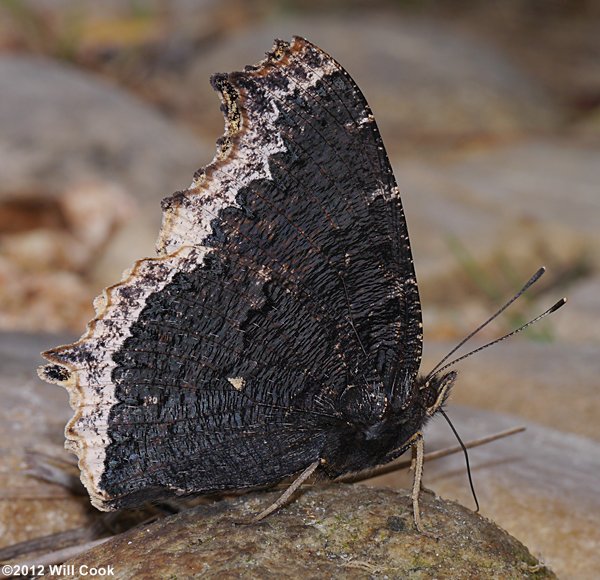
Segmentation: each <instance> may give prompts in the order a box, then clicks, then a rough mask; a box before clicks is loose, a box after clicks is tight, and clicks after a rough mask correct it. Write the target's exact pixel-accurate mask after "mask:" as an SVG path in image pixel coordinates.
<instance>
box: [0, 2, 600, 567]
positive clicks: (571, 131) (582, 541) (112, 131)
mask: <svg viewBox="0 0 600 580" xmlns="http://www.w3.org/2000/svg"><path fill="white" fill-rule="evenodd" d="M292 34H298V35H301V36H304V37H306V38H308V39H309V40H311V41H312V42H314V43H316V44H317V45H319V46H320V47H321V48H323V49H324V50H325V51H327V52H329V53H330V54H331V55H332V56H334V58H336V59H337V60H338V61H339V62H341V64H342V65H343V66H344V67H345V68H346V69H347V70H348V71H349V72H350V74H351V75H352V76H353V77H354V79H355V80H356V81H357V83H358V85H359V86H360V87H361V89H362V91H363V92H364V94H365V96H366V98H367V100H368V101H369V103H370V105H371V107H372V109H373V111H374V113H375V117H376V119H377V121H378V124H379V127H380V130H381V133H382V135H383V139H384V142H385V144H386V147H387V150H388V154H389V156H390V160H391V162H392V165H393V167H394V170H395V174H396V178H397V181H398V184H399V186H400V190H401V191H402V192H403V201H404V205H405V211H406V215H407V219H408V224H409V229H410V233H411V239H412V245H413V252H414V255H415V263H416V269H417V275H418V277H419V283H420V289H421V296H422V303H423V310H424V322H425V331H426V332H425V349H426V351H425V362H424V367H423V370H424V371H425V372H426V371H427V370H429V369H430V368H432V366H433V365H434V364H435V363H436V362H437V360H439V358H441V356H443V354H445V352H447V351H448V350H449V348H450V347H451V346H452V345H453V344H454V343H456V342H457V341H458V340H460V339H461V338H462V337H463V336H465V335H466V334H467V333H468V331H469V330H471V329H472V328H473V327H475V326H477V324H479V323H480V322H481V321H482V320H484V319H485V318H487V316H489V315H490V314H491V313H492V312H494V311H495V309H496V308H497V307H498V306H499V305H500V304H501V303H502V301H503V300H504V299H505V298H508V297H509V296H510V295H512V293H514V291H516V290H517V289H518V288H519V287H520V286H521V285H522V283H524V282H525V280H527V278H528V277H529V276H530V275H531V274H532V273H533V272H534V271H535V270H536V269H537V268H538V267H539V266H540V265H542V264H543V265H545V266H546V267H547V268H548V272H547V274H546V275H545V276H544V278H543V279H542V281H540V282H539V283H538V284H537V285H536V287H535V288H533V289H532V290H530V291H529V292H528V293H527V295H526V296H525V297H523V298H522V299H520V300H519V303H517V304H516V305H515V306H514V307H513V308H511V310H510V311H509V312H508V313H506V315H505V316H503V317H502V318H501V319H500V320H499V321H498V322H497V323H496V324H494V325H492V326H490V327H489V328H486V329H485V330H484V331H483V332H482V333H481V336H480V339H481V341H483V340H486V339H490V338H494V337H496V336H499V335H500V333H502V332H507V331H508V330H510V329H512V328H514V327H515V326H516V325H517V324H519V323H521V322H523V321H524V320H526V319H528V318H530V317H533V316H534V315H536V314H538V313H540V312H541V311H542V310H544V309H545V308H547V307H548V306H550V305H551V304H552V303H553V301H555V300H556V299H558V298H559V297H561V296H563V295H567V296H568V297H569V304H568V305H567V306H566V307H565V308H564V309H563V310H561V311H560V312H558V313H557V314H556V315H554V316H553V317H551V318H550V319H546V320H544V321H543V322H542V323H540V324H539V325H537V326H536V327H535V328H534V329H533V330H532V331H531V332H528V333H527V334H526V336H519V337H516V338H514V339H513V340H511V341H510V342H508V343H506V344H502V345H500V346H498V347H497V348H495V349H492V350H491V351H488V352H486V353H485V354H481V355H479V356H477V357H474V358H472V359H469V361H467V362H465V363H464V364H463V365H462V366H461V370H462V372H461V375H460V377H459V381H458V383H457V386H456V388H455V392H454V393H453V396H452V403H451V405H450V407H449V411H450V413H451V415H452V412H453V409H454V408H456V411H455V416H456V423H457V427H459V430H461V433H462V434H463V438H467V439H468V438H469V437H471V436H473V437H475V436H480V435H487V434H489V433H490V432H493V431H494V430H499V429H501V428H504V427H505V426H513V425H515V424H517V423H526V424H528V426H529V431H528V432H529V434H524V435H519V436H515V437H514V438H513V439H512V440H510V441H509V440H507V441H506V442H505V443H502V444H500V443H498V444H491V445H490V446H489V447H488V448H485V449H484V450H482V451H478V452H475V451H474V452H473V458H472V462H474V464H475V468H474V472H475V473H474V475H475V478H476V483H477V482H478V481H479V485H478V487H479V488H481V489H480V490H479V492H480V501H481V502H482V511H483V513H484V514H485V515H488V516H489V517H491V518H493V519H495V520H496V521H498V522H499V523H500V524H501V525H503V526H504V527H506V528H507V529H508V530H509V531H511V532H512V533H514V534H515V535H517V537H519V538H520V539H522V540H524V541H525V543H527V544H528V545H529V546H530V548H531V549H532V550H533V551H534V552H536V551H537V552H536V553H537V554H538V555H540V554H541V555H542V556H543V557H544V558H545V559H546V561H548V562H549V563H550V564H551V565H553V566H554V567H555V568H556V569H557V570H560V571H561V572H564V573H566V574H567V575H569V574H570V577H585V571H586V570H590V569H593V566H595V565H597V566H600V556H599V555H598V551H599V550H598V548H599V547H600V544H599V539H600V532H599V531H598V530H599V527H600V525H599V524H600V522H599V521H598V519H597V517H596V519H594V516H593V514H594V513H596V514H597V513H600V505H599V504H600V501H599V500H598V495H599V494H598V491H599V490H598V485H597V483H596V481H597V475H598V469H600V456H599V453H598V450H597V444H596V442H597V441H598V439H600V421H599V420H598V417H599V416H600V403H599V397H598V387H599V379H598V376H600V363H599V361H598V346H599V344H600V324H599V322H600V275H599V266H600V252H599V249H600V236H599V228H600V155H599V153H600V2H598V1H594V0H504V1H503V2H482V1H476V0H470V1H469V0H454V1H451V2H450V1H442V0H437V1H435V0H395V1H393V0H388V1H384V0H379V1H368V2H367V1H366V0H363V1H359V0H356V1H346V2H342V1H341V0H340V1H323V0H321V1H319V2H317V1H304V2H300V1H292V0H290V1H284V2H268V1H266V0H263V1H259V0H254V1H243V0H221V1H217V0H200V1H193V0H172V1H166V0H162V1H161V0H154V1H152V0H136V1H134V0H131V1H126V0H119V1H116V0H105V1H103V2H91V1H83V0H54V1H53V0H2V1H0V127H1V130H0V174H1V176H2V179H1V180H0V331H1V332H0V389H1V390H2V396H3V401H4V403H3V408H4V410H3V411H2V418H3V422H2V427H0V438H1V439H2V440H3V441H9V440H10V441H16V443H15V444H14V445H13V446H11V447H9V446H7V445H4V444H2V445H4V447H2V448H1V449H0V461H1V463H0V484H1V485H0V493H1V494H2V495H1V496H0V527H2V526H4V527H3V528H2V530H3V532H4V533H5V535H4V536H3V539H2V543H3V544H4V545H7V544H9V543H12V542H14V541H20V540H23V539H27V538H30V537H32V535H35V533H38V534H42V533H51V532H55V531H60V530H64V529H67V528H69V527H70V526H71V527H72V526H74V525H83V524H84V523H85V522H88V520H89V518H90V517H92V516H90V513H89V511H88V508H87V506H85V504H83V503H81V502H80V501H79V500H77V501H75V500H73V499H72V498H70V497H68V495H65V493H63V492H61V491H57V486H54V487H52V486H51V485H48V484H44V483H42V482H37V483H32V482H31V481H32V480H31V478H29V479H27V478H26V477H25V475H24V471H23V470H24V467H23V466H24V459H23V457H24V449H25V448H28V447H34V448H36V449H38V450H44V451H45V452H47V453H60V448H61V447H62V429H63V425H64V422H65V421H66V420H67V419H68V417H69V416H70V410H69V408H68V405H67V396H66V393H64V392H63V391H62V390H61V389H53V387H49V386H47V385H43V384H42V383H40V382H39V381H38V379H37V378H36V377H35V375H34V369H35V366H36V365H37V364H38V362H39V358H38V356H37V353H38V352H39V350H40V349H42V348H47V347H50V346H53V345H55V344H56V343H57V341H58V342H61V340H62V341H66V340H69V339H71V338H73V337H74V336H79V335H80V334H81V333H82V332H83V330H84V328H85V324H86V323H87V321H88V320H89V319H90V318H92V316H93V309H92V299H93V298H94V297H95V296H96V295H98V294H99V293H100V291H101V289H102V288H103V287H105V286H107V285H109V284H113V283H115V282H116V281H118V280H119V279H120V275H121V272H122V271H123V270H124V269H125V268H127V267H128V266H130V265H131V264H132V263H133V261H135V260H136V259H138V258H140V257H142V256H151V255H153V253H154V241H155V239H156V237H157V234H158V228H159V225H160V200H161V198H163V197H165V196H167V195H169V194H171V193H172V192H174V191H176V190H178V189H183V188H185V187H187V186H188V185H189V183H190V182H191V179H192V174H193V173H194V171H195V170H196V169H198V168H199V167H200V166H202V165H205V164H207V163H208V162H209V161H210V160H211V159H212V156H213V153H214V150H215V145H214V142H215V140H216V138H217V137H219V136H220V135H221V133H222V130H223V119H222V115H221V113H220V112H219V102H218V98H217V95H216V94H215V93H214V92H213V91H212V89H211V87H210V85H209V82H208V79H209V76H210V75H211V74H212V73H214V72H218V71H231V70H239V69H241V68H243V67H244V65H246V64H251V63H255V62H257V61H259V60H260V59H261V58H262V57H263V55H264V53H265V52H266V51H268V50H269V49H270V47H271V45H272V41H273V39H274V38H282V39H289V38H290V36H291V35H292ZM57 335H58V336H57ZM475 342H477V341H475ZM428 441H431V443H428V445H431V446H432V447H442V446H447V445H449V444H452V441H451V436H450V434H449V433H448V431H447V429H446V428H444V426H443V425H439V427H438V426H437V424H436V425H434V426H433V427H432V434H431V436H430V439H429V440H428ZM494 445H496V446H495V447H493V446H494ZM57 450H58V451H57ZM478 453H479V455H477V454H478ZM497 464H498V465H497ZM494 465H495V467H493V466H494ZM492 467H493V469H492ZM566 473H568V474H569V477H568V478H566V477H565V474H566ZM464 478H465V475H464V467H463V464H462V463H461V460H460V459H449V460H446V461H445V462H442V461H440V462H438V463H437V464H436V465H435V466H434V465H433V464H432V465H431V467H428V468H427V469H426V484H427V485H428V486H431V487H432V488H433V489H435V491H436V492H438V493H440V494H442V495H443V496H445V497H456V498H458V499H460V501H462V502H464V503H466V504H467V505H471V504H469V502H470V501H472V500H471V499H470V498H469V492H468V487H467V485H466V483H465V480H464ZM403 481H404V480H402V477H400V478H398V477H396V478H395V479H389V478H388V479H386V480H385V481H384V482H383V483H385V484H389V485H403V484H404V483H403ZM23 489H25V490H26V491H25V492H23ZM24 493H25V496H24V495H23V494H24ZM61 494H62V495H61ZM20 497H21V498H22V497H26V498H29V499H23V502H21V503H19V501H17V499H18V498H20ZM31 498H34V499H35V498H37V499H40V498H43V499H44V501H43V502H42V506H43V509H42V507H40V508H39V510H38V509H37V508H36V506H37V505H38V504H37V503H36V501H37V500H36V501H34V500H32V499H31ZM567 498H568V501H567ZM1 500H6V501H1ZM53 502H54V503H53ZM1 522H4V523H1ZM7 522H10V523H7ZM532 522H533V524H532ZM574 554H576V556H574ZM590 566H592V568H590ZM590 577H591V576H590Z"/></svg>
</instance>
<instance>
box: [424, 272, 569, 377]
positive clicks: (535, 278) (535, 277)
mask: <svg viewBox="0 0 600 580" xmlns="http://www.w3.org/2000/svg"><path fill="white" fill-rule="evenodd" d="M545 271H546V268H544V267H543V266H542V267H541V268H540V269H539V270H538V271H537V272H536V273H535V274H534V275H533V276H532V277H531V278H529V280H528V281H527V283H526V284H525V286H523V288H521V289H520V290H519V291H518V292H517V293H516V294H515V295H514V296H513V297H512V298H511V299H510V300H509V301H508V302H507V303H506V304H504V306H502V307H501V308H500V309H499V310H497V311H496V312H495V313H494V314H492V316H490V317H489V318H488V319H487V320H486V321H485V322H483V323H482V324H480V325H479V326H478V327H477V328H476V329H475V330H474V331H473V332H471V333H469V334H468V335H467V336H466V337H465V338H463V339H462V340H461V341H460V342H459V343H458V344H457V345H456V346H455V347H454V348H453V349H452V350H451V351H450V352H449V353H448V354H447V355H446V356H445V357H444V358H443V359H442V360H441V361H440V362H439V363H438V364H437V365H435V367H434V368H433V369H432V370H431V372H430V373H429V374H428V375H427V377H426V378H425V380H426V381H427V380H429V379H430V378H431V377H432V376H433V375H435V374H437V372H439V371H438V369H439V368H440V367H441V366H442V365H443V364H444V363H445V362H446V361H447V360H448V359H449V358H450V357H451V356H452V355H453V354H454V353H455V352H456V351H457V350H458V349H459V348H460V347H461V346H463V344H465V343H466V342H468V341H469V340H471V339H472V338H473V337H474V336H475V335H476V334H477V333H478V332H479V331H480V330H482V329H484V328H485V327H486V326H487V325H488V324H489V323H490V322H492V320H495V319H496V318H497V317H498V316H500V314H502V313H503V312H504V311H505V310H506V309H507V308H508V307H509V306H510V305H511V304H512V303H513V302H514V301H515V300H516V299H517V298H519V296H521V294H523V293H524V292H526V291H527V289H528V288H529V287H530V286H533V284H535V283H536V282H537V281H538V280H539V279H540V278H541V277H542V276H543V275H544V272H545ZM561 306H562V305H561ZM544 316H545V314H544ZM528 324H531V323H528ZM504 338H508V336H506V337H503V338H502V339H500V340H504ZM488 346H489V345H488ZM454 362H456V361H454ZM447 366H448V365H447ZM447 366H446V367H444V368H447ZM440 370H441V369H440Z"/></svg>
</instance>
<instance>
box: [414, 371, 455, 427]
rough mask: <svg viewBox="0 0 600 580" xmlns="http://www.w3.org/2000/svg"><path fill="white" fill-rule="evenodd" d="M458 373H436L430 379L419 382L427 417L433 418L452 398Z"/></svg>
mask: <svg viewBox="0 0 600 580" xmlns="http://www.w3.org/2000/svg"><path fill="white" fill-rule="evenodd" d="M456 375H457V373H456V371H450V372H448V373H444V374H441V373H436V374H434V375H433V376H430V377H424V378H420V379H418V380H417V384H418V387H419V392H420V394H421V397H420V398H421V400H422V401H424V404H425V414H426V416H427V417H431V416H433V415H434V414H435V413H436V412H437V411H438V410H439V409H441V408H442V407H443V406H444V403H445V402H446V400H447V399H448V397H449V396H450V391H451V390H452V387H453V386H454V381H455V380H456Z"/></svg>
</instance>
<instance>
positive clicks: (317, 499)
mask: <svg viewBox="0 0 600 580" xmlns="http://www.w3.org/2000/svg"><path fill="white" fill-rule="evenodd" d="M276 497H278V494H274V493H269V494H255V495H252V496H246V497H242V498H237V499H233V500H227V501H221V502H218V503H215V504H213V505H211V506H201V507H198V508H194V509H191V510H188V511H186V512H182V513H180V514H177V515H174V516H171V517H169V518H165V519H163V520H161V521H159V522H157V523H154V524H150V525H148V526H142V527H140V528H138V529H135V530H131V531H129V532H127V533H125V534H123V535H122V536H120V537H116V538H114V539H112V540H110V541H109V542H106V543H105V544H103V545H101V546H99V547H97V548H95V549H93V550H91V551H89V552H87V553H86V554H84V555H82V556H80V557H78V558H75V559H73V560H70V561H69V562H68V564H73V565H75V567H76V569H77V567H78V566H79V565H81V564H86V565H88V566H95V567H102V566H109V565H112V566H114V576H113V578H147V577H161V578H168V577H187V578H189V577H196V576H202V577H203V578H224V577H240V576H243V577H244V578H299V577H302V578H340V577H343V578H386V577H387V578H433V577H446V578H457V579H458V578H475V577H485V578H498V579H499V578H502V579H506V578H554V577H555V576H554V574H553V573H552V572H551V571H550V570H549V569H548V568H546V567H544V566H543V565H541V564H540V563H539V562H538V561H537V560H536V559H535V558H534V557H533V556H532V555H531V554H530V553H529V552H528V551H527V549H526V548H525V547H524V546H523V545H522V544H520V543H519V542H518V541H517V540H515V539H514V538H512V537H511V536H509V535H508V534H506V533H505V532H504V531H503V530H501V529H500V528H498V527H496V526H495V525H494V524H492V523H491V522H489V521H488V520H486V519H484V518H482V517H480V516H477V515H475V514H473V513H472V512H470V511H469V510H467V509H465V508H463V507H462V506H460V505H458V504H455V503H453V502H448V501H443V500H441V499H439V498H437V497H435V496H434V495H433V494H431V493H423V494H422V513H423V516H424V525H425V526H426V527H427V530H428V532H429V533H430V534H431V535H422V534H420V533H418V532H416V530H414V528H413V523H412V511H411V501H410V497H409V495H408V494H407V493H400V494H399V493H396V492H392V491H386V490H375V489H368V488H365V487H359V486H347V485H342V484H337V485H333V486H331V487H329V488H326V489H319V490H310V491H307V492H306V493H304V494H302V495H301V496H300V497H299V498H298V499H297V500H296V501H294V502H293V503H292V504H291V505H289V506H287V507H286V508H284V509H282V510H280V512H278V513H277V514H274V515H273V516H271V517H270V518H268V519H267V520H266V521H264V522H263V523H261V524H258V525H252V526H247V525H239V524H236V522H238V521H240V520H244V519H247V518H249V517H251V516H252V515H253V514H255V513H256V512H257V511H259V510H260V509H262V508H263V507H264V506H266V505H268V504H269V503H270V502H272V501H274V499H275V498H276Z"/></svg>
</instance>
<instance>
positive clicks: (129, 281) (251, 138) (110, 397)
mask: <svg viewBox="0 0 600 580" xmlns="http://www.w3.org/2000/svg"><path fill="white" fill-rule="evenodd" d="M303 50H316V51H318V52H319V53H320V54H322V55H324V56H325V57H326V58H327V62H328V63H332V64H331V66H335V67H339V65H338V64H337V62H335V61H334V60H333V59H332V58H331V57H329V55H326V53H324V52H323V51H321V50H320V49H319V48H317V47H316V46H314V45H313V44H311V43H310V42H308V41H307V40H305V39H303V38H301V37H298V36H295V37H293V39H292V41H291V43H288V42H284V41H281V40H276V41H275V43H274V45H273V48H272V50H271V51H270V52H268V53H267V54H266V58H264V59H263V60H262V61H260V62H259V63H258V64H256V65H250V66H247V67H246V68H245V70H244V72H236V73H218V74H215V75H213V76H212V77H211V84H212V85H213V87H214V88H215V90H217V91H218V92H219V93H220V99H221V110H222V111H223V113H224V117H225V133H224V135H223V136H222V137H221V138H219V139H218V140H217V151H216V154H215V156H214V158H213V160H212V161H211V162H210V163H209V164H208V165H206V166H205V167H204V168H202V169H200V170H198V171H197V172H196V174H195V175H194V179H193V181H192V184H191V185H190V187H189V188H188V189H187V190H184V191H181V192H177V193H175V194H173V195H172V196H170V197H167V198H165V199H164V200H163V203H162V207H163V222H162V227H161V231H160V234H159V238H158V241H157V253H158V257H154V258H145V259H141V260H138V261H137V262H135V264H134V265H133V266H132V267H131V268H130V269H129V270H126V271H125V272H124V273H123V276H122V279H121V281H120V282H119V283H117V284H114V285H112V286H109V287H108V288H106V289H104V290H103V292H102V294H100V295H99V296H98V297H97V298H96V299H95V300H94V308H95V311H96V316H95V317H94V318H93V319H92V320H91V321H90V322H89V323H88V325H87V329H86V332H85V333H84V334H83V335H82V336H81V338H80V339H79V340H78V341H76V342H74V343H72V344H67V345H64V346H59V347H56V348H53V349H50V350H48V351H46V352H44V353H42V356H43V357H44V358H45V359H46V360H47V361H48V362H49V363H50V364H46V365H43V366H40V367H39V369H38V375H39V377H40V378H41V379H42V380H44V381H46V382H49V383H53V384H58V385H61V386H63V387H64V388H66V389H67V391H68V392H69V404H70V406H71V408H72V409H73V411H74V412H75V413H74V415H73V417H72V418H71V419H70V420H69V422H68V423H67V425H66V427H65V437H66V442H65V448H66V449H68V450H69V451H71V452H73V453H75V454H76V455H77V457H78V460H79V468H80V470H81V481H82V483H83V484H84V485H85V487H86V489H87V490H88V493H89V495H90V498H91V502H92V504H93V505H94V506H95V507H97V508H98V509H100V510H103V511H110V510H112V509H114V507H112V505H111V500H112V499H114V498H111V496H110V494H108V493H107V492H106V491H105V490H103V489H102V487H101V484H100V480H101V478H102V475H103V473H104V460H105V457H106V448H107V446H108V445H109V444H110V438H109V435H108V434H107V429H108V416H109V413H110V410H111V408H112V407H113V405H114V404H116V403H117V402H118V401H117V399H116V397H115V385H114V384H113V382H112V377H111V373H112V370H113V369H114V368H115V366H116V364H115V363H114V361H113V360H112V353H113V352H114V351H115V350H118V348H119V347H120V346H122V345H123V344H124V342H125V341H126V339H127V338H128V337H129V336H130V334H129V326H127V325H124V324H122V319H123V318H124V317H126V318H127V319H128V320H131V321H133V320H135V318H136V316H137V315H139V313H140V312H141V310H142V309H143V308H144V306H145V302H146V299H147V298H148V296H150V294H152V293H153V292H157V291H159V290H161V289H162V288H164V287H165V286H166V285H167V284H169V282H170V281H171V280H172V279H173V276H175V274H177V273H178V272H180V271H188V270H190V269H192V268H196V267H198V266H200V265H201V264H202V263H203V261H204V257H205V255H206V254H207V253H209V252H210V251H211V249H210V248H207V247H205V246H204V245H203V243H202V242H203V240H204V239H205V238H206V237H207V236H208V235H210V233H211V231H212V225H211V222H212V220H213V219H215V218H216V217H217V215H218V210H220V209H222V208H223V207H225V206H234V207H236V206H237V203H236V199H235V193H236V191H237V190H239V188H240V187H242V186H243V185H244V184H245V183H249V182H250V181H252V180H254V179H259V178H262V177H270V172H269V167H268V162H267V160H268V157H269V156H270V155H273V154H275V153H277V152H279V151H282V150H283V149H284V146H283V143H282V142H281V137H280V136H279V135H278V134H277V131H275V130H274V129H273V122H274V121H275V120H276V119H277V115H278V111H277V109H276V107H273V111H271V112H267V114H265V115H264V122H263V124H262V125H261V126H260V127H256V126H253V125H252V123H251V122H250V120H249V118H248V115H247V112H246V109H245V107H244V102H245V95H244V94H243V91H241V90H240V89H239V88H238V87H237V86H236V85H235V80H234V79H235V78H236V77H237V78H240V77H243V76H245V75H256V76H262V75H266V74H267V73H268V71H269V69H270V67H274V66H284V65H285V63H286V60H287V59H288V58H289V57H290V55H291V54H292V53H295V52H301V51H303ZM329 59H330V60H329ZM255 121H256V120H255ZM258 130H260V136H261V137H264V135H265V134H266V135H270V136H271V137H272V140H271V141H268V142H266V143H264V142H263V143H262V144H261V145H260V151H259V153H258V155H256V154H254V157H255V158H258V159H262V160H264V163H262V166H258V167H257V166H256V164H252V163H250V164H248V163H247V161H248V153H249V152H250V151H256V147H257V146H259V145H258V144H259V143H260V139H259V136H258ZM233 163H235V164H236V167H237V168H239V169H238V171H237V173H236V174H235V176H234V178H233V179H232V178H231V177H230V176H229V177H228V174H227V172H226V171H224V168H225V167H227V166H230V165H232V164H233ZM249 166H250V167H249ZM233 182H235V187H232V185H233ZM192 199H193V202H192V201H190V200H192ZM194 206H196V207H194ZM184 226H186V227H184Z"/></svg>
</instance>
